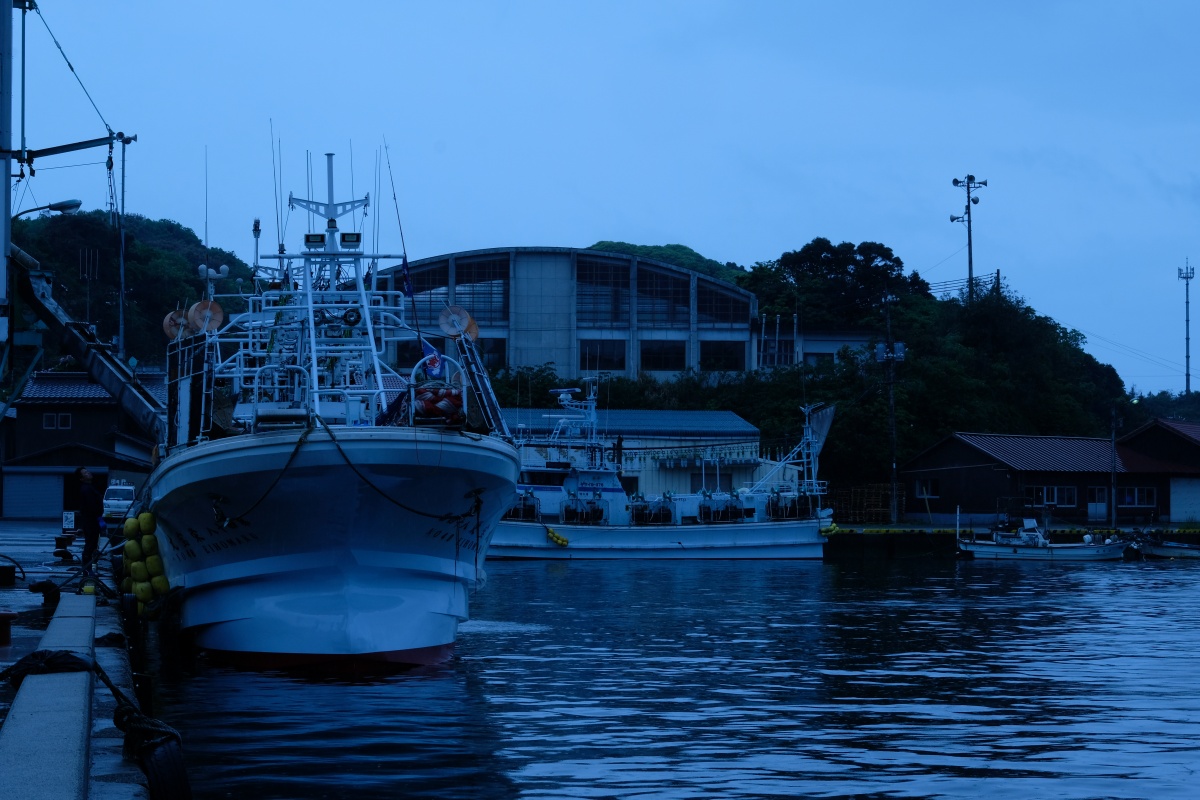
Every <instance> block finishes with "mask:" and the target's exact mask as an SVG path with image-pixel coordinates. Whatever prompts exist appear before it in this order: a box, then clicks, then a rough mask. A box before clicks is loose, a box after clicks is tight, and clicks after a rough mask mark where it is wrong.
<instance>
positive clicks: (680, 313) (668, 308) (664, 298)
mask: <svg viewBox="0 0 1200 800" xmlns="http://www.w3.org/2000/svg"><path fill="white" fill-rule="evenodd" d="M690 306H691V289H690V287H689V285H688V279H687V278H681V277H677V276H674V275H668V274H666V273H663V272H659V271H657V270H653V269H647V268H645V267H638V273H637V309H638V327H640V328H669V327H672V326H682V325H687V324H688V320H689V318H690V312H689V308H690Z"/></svg>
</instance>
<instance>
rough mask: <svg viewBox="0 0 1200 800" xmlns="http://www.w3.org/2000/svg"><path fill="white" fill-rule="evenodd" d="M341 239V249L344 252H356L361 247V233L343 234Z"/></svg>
mask: <svg viewBox="0 0 1200 800" xmlns="http://www.w3.org/2000/svg"><path fill="white" fill-rule="evenodd" d="M341 239H342V249H344V250H358V249H359V248H360V247H362V234H361V233H343V234H342V235H341Z"/></svg>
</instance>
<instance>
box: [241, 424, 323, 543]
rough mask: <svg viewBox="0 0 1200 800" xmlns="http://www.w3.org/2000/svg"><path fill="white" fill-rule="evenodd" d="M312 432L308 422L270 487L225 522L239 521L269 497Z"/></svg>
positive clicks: (311, 426)
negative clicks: (239, 512) (248, 505)
mask: <svg viewBox="0 0 1200 800" xmlns="http://www.w3.org/2000/svg"><path fill="white" fill-rule="evenodd" d="M322 424H323V423H322ZM314 430H316V429H315V428H314V427H313V424H312V422H311V421H309V423H308V427H307V428H305V429H304V433H302V434H300V438H299V439H297V440H296V446H295V447H294V448H293V449H292V454H291V455H290V456H288V460H287V463H286V464H284V465H283V469H281V470H279V474H278V475H276V476H275V480H273V481H271V485H270V486H268V487H267V490H266V491H265V492H263V493H262V497H260V498H258V499H257V500H255V501H254V504H253V505H251V506H250V507H249V508H247V509H246V510H245V511H243V512H242V513H241V514H238V515H237V516H235V517H230V516H227V517H226V519H227V520H230V519H241V518H242V517H244V516H246V515H247V514H249V513H250V512H251V511H253V510H254V509H256V508H258V506H259V505H260V504H261V503H262V501H263V500H266V499H267V495H269V494H270V493H271V492H272V490H274V489H275V487H276V486H278V485H279V481H280V480H281V479H282V478H283V474H284V473H285V472H287V471H288V467H290V466H291V465H292V462H293V461H295V460H296V454H297V453H299V452H300V446H301V445H303V444H304V442H305V441H307V440H308V436H309V434H310V433H312V432H313V431H314Z"/></svg>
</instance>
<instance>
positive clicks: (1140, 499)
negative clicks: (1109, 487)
mask: <svg viewBox="0 0 1200 800" xmlns="http://www.w3.org/2000/svg"><path fill="white" fill-rule="evenodd" d="M1156 497H1157V492H1156V491H1155V489H1154V487H1153V486H1119V487H1117V505H1119V506H1145V507H1148V508H1153V507H1154V506H1155V505H1157V504H1156V502H1155V499H1156Z"/></svg>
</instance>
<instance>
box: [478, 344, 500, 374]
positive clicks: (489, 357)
mask: <svg viewBox="0 0 1200 800" xmlns="http://www.w3.org/2000/svg"><path fill="white" fill-rule="evenodd" d="M475 347H476V348H477V349H478V350H479V357H480V358H481V359H482V360H483V366H484V369H486V370H488V371H489V372H495V371H496V370H498V369H503V368H504V367H506V366H508V340H507V339H477V340H476V341H475Z"/></svg>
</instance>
